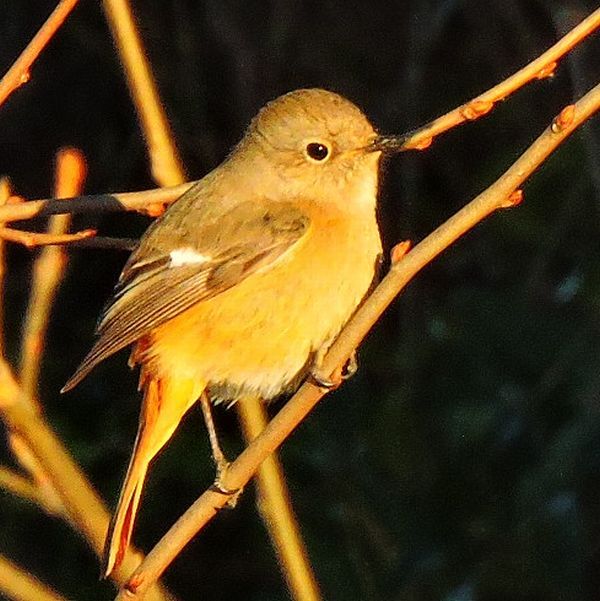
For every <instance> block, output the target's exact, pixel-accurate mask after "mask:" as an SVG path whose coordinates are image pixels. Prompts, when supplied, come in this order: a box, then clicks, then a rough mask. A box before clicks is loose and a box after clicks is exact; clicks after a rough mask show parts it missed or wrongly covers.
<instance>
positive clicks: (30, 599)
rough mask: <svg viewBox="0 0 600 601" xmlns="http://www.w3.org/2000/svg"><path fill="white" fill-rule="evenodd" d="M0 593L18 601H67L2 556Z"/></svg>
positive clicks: (0, 558) (0, 561) (0, 559)
mask: <svg viewBox="0 0 600 601" xmlns="http://www.w3.org/2000/svg"><path fill="white" fill-rule="evenodd" d="M0 593H4V594H5V595H7V598H10V599H16V600H17V601H67V600H66V599H65V598H64V597H62V596H61V595H59V594H58V593H56V592H55V591H53V590H52V589H51V588H49V587H48V586H46V585H45V584H43V583H42V582H40V581H39V580H38V579H37V578H34V577H33V576H31V575H30V574H28V573H27V572H25V571H23V570H22V569H21V568H19V567H18V566H16V565H15V564H14V563H12V562H10V561H8V559H6V558H5V557H2V556H1V555H0Z"/></svg>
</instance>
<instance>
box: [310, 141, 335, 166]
mask: <svg viewBox="0 0 600 601" xmlns="http://www.w3.org/2000/svg"><path fill="white" fill-rule="evenodd" d="M305 153H306V157H307V158H308V159H309V160H310V161H314V162H315V163H322V162H323V161H326V160H327V159H328V158H329V155H330V154H331V150H330V149H329V146H327V144H324V143H323V142H309V143H308V144H307V145H306V149H305Z"/></svg>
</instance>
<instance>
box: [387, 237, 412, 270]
mask: <svg viewBox="0 0 600 601" xmlns="http://www.w3.org/2000/svg"><path fill="white" fill-rule="evenodd" d="M411 246H412V242H411V241H410V240H403V241H402V242H398V244H396V245H395V246H394V247H392V251H391V253H390V259H391V261H392V265H394V264H396V263H399V262H400V261H401V260H402V259H403V258H404V256H405V255H406V253H407V252H408V251H409V250H410V247H411Z"/></svg>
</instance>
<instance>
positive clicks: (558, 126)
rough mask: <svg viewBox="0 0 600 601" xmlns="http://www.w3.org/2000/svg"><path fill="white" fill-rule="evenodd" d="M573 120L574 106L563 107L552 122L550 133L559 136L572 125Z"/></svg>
mask: <svg viewBox="0 0 600 601" xmlns="http://www.w3.org/2000/svg"><path fill="white" fill-rule="evenodd" d="M574 118H575V105H574V104H569V105H568V106H565V108H564V109H563V110H562V111H560V113H559V114H558V116H557V117H555V118H554V121H552V126H551V129H552V132H553V133H555V134H560V133H561V132H562V131H563V130H564V129H566V128H567V127H569V125H571V124H572V123H573V119H574Z"/></svg>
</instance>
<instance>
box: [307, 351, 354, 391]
mask: <svg viewBox="0 0 600 601" xmlns="http://www.w3.org/2000/svg"><path fill="white" fill-rule="evenodd" d="M324 355H325V351H324V350H319V351H318V352H317V354H316V355H315V360H314V362H313V367H312V369H311V370H310V379H311V380H312V381H313V382H314V383H315V384H316V385H317V386H319V387H320V388H325V389H326V390H335V389H336V388H338V387H339V386H340V385H341V383H342V382H343V381H344V380H348V379H349V378H351V377H352V376H353V375H354V374H355V373H356V372H357V371H358V361H357V360H356V351H355V350H354V351H352V354H351V355H350V357H348V361H346V363H344V365H342V367H341V368H339V369H336V370H335V371H334V372H333V374H331V375H330V376H328V375H325V374H324V373H323V370H322V369H321V363H322V362H323V356H324Z"/></svg>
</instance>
